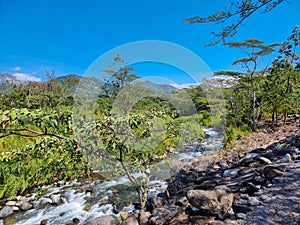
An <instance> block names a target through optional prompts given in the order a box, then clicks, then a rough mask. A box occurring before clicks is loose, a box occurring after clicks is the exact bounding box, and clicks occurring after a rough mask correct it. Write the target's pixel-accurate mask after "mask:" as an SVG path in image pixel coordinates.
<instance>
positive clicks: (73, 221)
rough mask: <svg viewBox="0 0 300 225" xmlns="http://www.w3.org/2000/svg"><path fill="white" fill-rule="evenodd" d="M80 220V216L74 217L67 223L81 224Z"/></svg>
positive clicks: (66, 224) (71, 224)
mask: <svg viewBox="0 0 300 225" xmlns="http://www.w3.org/2000/svg"><path fill="white" fill-rule="evenodd" d="M79 222H80V220H79V219H78V218H73V219H72V221H67V222H66V223H65V225H76V224H79Z"/></svg>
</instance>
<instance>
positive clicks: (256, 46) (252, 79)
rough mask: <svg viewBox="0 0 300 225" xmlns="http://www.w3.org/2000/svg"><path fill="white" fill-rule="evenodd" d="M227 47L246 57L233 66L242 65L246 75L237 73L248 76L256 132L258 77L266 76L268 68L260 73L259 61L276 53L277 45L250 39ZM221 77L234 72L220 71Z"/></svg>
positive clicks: (235, 62) (229, 43) (231, 43)
mask: <svg viewBox="0 0 300 225" xmlns="http://www.w3.org/2000/svg"><path fill="white" fill-rule="evenodd" d="M225 45H227V46H229V47H231V48H238V49H240V50H241V51H242V52H243V53H244V54H245V55H246V57H245V58H241V59H238V60H236V61H234V62H233V65H241V66H242V69H244V70H245V73H237V74H239V75H241V76H246V80H247V82H248V83H249V84H250V93H251V95H252V99H251V101H252V122H253V130H254V131H256V129H257V127H256V123H257V115H258V114H257V106H258V104H257V103H258V102H257V81H256V80H257V78H256V77H257V76H258V75H260V76H264V75H265V74H266V72H267V69H266V68H267V67H266V68H265V69H264V70H262V71H261V72H259V61H260V59H261V57H263V56H266V55H267V54H270V53H272V52H273V51H274V48H275V46H277V44H272V45H264V44H263V42H262V41H259V40H256V39H248V40H246V41H244V42H228V43H226V44H225ZM217 74H219V75H230V74H232V72H227V71H220V72H217Z"/></svg>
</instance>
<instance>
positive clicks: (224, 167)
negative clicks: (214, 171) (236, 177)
mask: <svg viewBox="0 0 300 225" xmlns="http://www.w3.org/2000/svg"><path fill="white" fill-rule="evenodd" d="M220 167H221V168H222V169H223V170H224V169H226V168H227V167H228V164H227V163H226V162H220Z"/></svg>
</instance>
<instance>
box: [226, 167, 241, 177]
mask: <svg viewBox="0 0 300 225" xmlns="http://www.w3.org/2000/svg"><path fill="white" fill-rule="evenodd" d="M239 171H240V168H234V169H229V170H225V171H224V173H223V177H235V176H236V175H237V174H238V172H239Z"/></svg>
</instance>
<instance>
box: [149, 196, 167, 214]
mask: <svg viewBox="0 0 300 225" xmlns="http://www.w3.org/2000/svg"><path fill="white" fill-rule="evenodd" d="M164 205H165V200H164V199H163V198H161V197H155V198H152V199H150V200H149V201H148V202H147V210H148V211H150V212H152V211H153V209H155V208H163V206H164Z"/></svg>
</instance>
